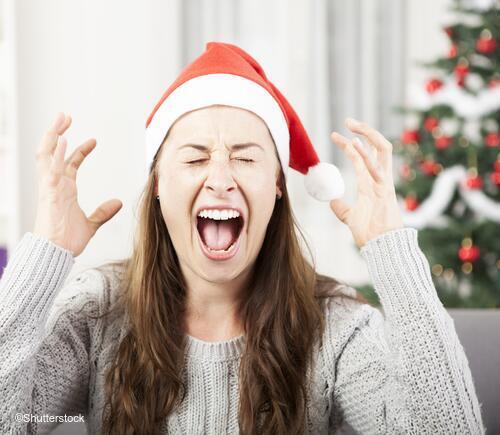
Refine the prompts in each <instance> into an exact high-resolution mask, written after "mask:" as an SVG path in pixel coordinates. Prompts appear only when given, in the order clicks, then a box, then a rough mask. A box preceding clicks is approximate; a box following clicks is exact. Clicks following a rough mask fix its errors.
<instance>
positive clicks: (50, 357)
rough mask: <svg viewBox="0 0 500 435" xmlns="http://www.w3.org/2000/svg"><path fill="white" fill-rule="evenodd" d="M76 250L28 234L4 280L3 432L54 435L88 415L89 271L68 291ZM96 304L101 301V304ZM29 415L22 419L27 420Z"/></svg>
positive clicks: (0, 348) (0, 289) (0, 321)
mask: <svg viewBox="0 0 500 435" xmlns="http://www.w3.org/2000/svg"><path fill="white" fill-rule="evenodd" d="M73 264H74V257H73V255H72V253H71V252H70V251H67V250H65V249H63V248H62V247H59V246H58V245H55V244H54V243H52V242H50V241H49V240H47V239H44V238H42V237H39V236H36V235H34V234H32V233H26V234H25V235H24V236H23V238H22V239H21V241H20V242H19V244H18V245H17V246H16V248H15V249H14V251H13V254H12V257H11V259H10V260H9V262H8V264H7V267H6V268H5V271H4V274H3V276H2V279H1V281H0V301H1V302H0V391H1V394H0V397H1V399H0V433H47V432H48V431H50V430H51V429H53V428H54V427H55V426H57V425H58V424H59V423H61V422H63V421H64V420H63V419H64V418H65V417H64V415H65V414H66V416H74V415H79V414H82V415H83V414H84V413H85V412H86V403H87V396H88V394H87V391H88V390H87V389H88V378H89V363H88V361H89V358H88V352H89V346H90V337H89V334H90V333H89V325H88V320H87V319H88V317H87V314H89V313H90V312H91V311H95V309H94V307H95V303H94V302H93V299H92V298H91V297H90V296H89V294H88V292H87V293H86V292H85V284H84V281H85V276H86V275H87V274H88V273H89V272H83V273H81V274H79V275H78V276H76V277H75V278H74V279H73V280H69V283H68V284H67V285H64V283H65V281H66V279H67V277H68V275H69V273H70V271H71V269H72V266H73ZM94 299H95V298H94ZM20 416H21V417H20Z"/></svg>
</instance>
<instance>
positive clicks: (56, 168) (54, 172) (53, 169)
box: [49, 136, 68, 186]
mask: <svg viewBox="0 0 500 435" xmlns="http://www.w3.org/2000/svg"><path fill="white" fill-rule="evenodd" d="M67 144H68V142H67V140H66V138H65V137H64V136H61V137H60V138H59V140H58V141H57V145H56V150H55V152H54V156H53V157H52V161H51V164H50V170H49V173H50V175H49V184H50V185H51V186H56V185H57V184H58V183H59V180H60V179H61V177H62V175H63V173H64V168H65V162H64V154H65V153H66V146H67Z"/></svg>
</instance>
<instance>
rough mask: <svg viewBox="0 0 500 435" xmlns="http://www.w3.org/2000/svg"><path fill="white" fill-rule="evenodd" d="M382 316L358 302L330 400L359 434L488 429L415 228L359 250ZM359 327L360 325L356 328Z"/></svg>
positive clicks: (381, 237)
mask: <svg viewBox="0 0 500 435" xmlns="http://www.w3.org/2000/svg"><path fill="white" fill-rule="evenodd" d="M361 255H362V257H363V259H364V260H365V262H366V264H367V267H368V271H369V274H370V276H371V279H372V281H373V284H374V287H375V291H376V292H377V294H378V296H379V298H380V301H381V305H382V309H383V314H382V312H381V311H379V310H378V309H376V308H374V307H371V306H369V305H366V304H358V306H357V308H356V309H355V310H354V312H355V314H354V315H353V316H352V319H353V321H354V324H351V329H350V334H349V336H348V338H347V339H346V340H345V343H344V345H343V347H342V348H341V350H340V351H338V352H337V355H338V358H337V361H336V373H335V381H334V391H333V392H332V394H333V396H334V397H333V398H332V401H334V402H335V403H336V406H337V407H338V408H339V409H340V411H341V414H343V417H344V419H345V421H347V423H349V424H350V425H351V426H352V427H353V428H354V429H355V430H357V431H359V432H360V433H363V434H365V433H370V434H372V433H373V434H375V433H376V434H382V433H384V434H386V433H391V434H392V433H398V434H399V433H418V434H421V433H429V434H431V433H432V434H450V433H460V434H474V435H476V434H483V433H484V432H485V429H484V427H483V422H482V418H481V411H480V405H479V403H478V399H477V397H476V393H475V388H474V384H473V380H472V376H471V372H470V369H469V365H468V361H467V357H466V355H465V352H464V349H463V347H462V345H461V343H460V341H459V338H458V336H457V333H456V331H455V326H454V321H453V319H452V318H451V317H450V316H449V314H448V313H447V311H446V310H445V308H444V307H443V305H442V303H441V301H440V300H439V298H438V295H437V292H436V289H435V287H434V284H433V282H432V278H431V274H430V267H429V263H428V261H427V259H426V257H425V256H424V254H423V252H422V251H421V249H420V247H419V245H418V232H417V230H416V229H414V228H409V227H407V228H402V229H396V230H391V231H388V232H386V233H384V234H382V235H379V236H378V237H376V238H375V239H372V240H370V241H369V242H368V243H367V244H365V245H364V246H363V247H362V248H361ZM353 325H354V326H353Z"/></svg>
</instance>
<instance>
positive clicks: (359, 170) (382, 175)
mask: <svg viewBox="0 0 500 435" xmlns="http://www.w3.org/2000/svg"><path fill="white" fill-rule="evenodd" d="M346 126H347V128H348V129H349V130H351V131H352V132H353V133H356V134H359V135H361V136H364V137H365V138H366V139H367V142H368V143H369V144H370V151H367V150H365V148H364V147H363V145H362V143H361V141H360V140H359V139H358V138H355V139H354V140H349V139H347V138H346V137H344V136H342V135H341V134H339V133H337V132H333V133H332V134H331V139H332V141H333V142H334V143H336V144H337V145H338V146H339V147H340V148H341V149H342V150H343V151H344V152H345V154H346V155H347V157H348V158H349V159H350V160H351V161H352V163H353V164H354V168H355V171H356V178H357V180H358V195H357V198H356V203H355V204H354V206H353V207H350V206H348V205H347V204H346V203H345V202H344V201H343V200H341V199H334V200H332V201H330V207H331V209H332V210H333V212H334V213H335V215H336V216H337V217H338V218H339V219H340V220H341V221H342V222H344V223H345V224H346V225H347V226H348V227H349V228H350V230H351V232H352V234H353V236H354V241H355V242H356V244H357V245H358V247H360V248H361V247H362V246H363V245H365V244H366V242H368V241H369V240H371V239H374V238H375V237H377V236H379V235H380V234H383V233H385V232H387V231H389V230H393V229H397V228H404V225H403V219H402V217H401V211H400V208H399V205H398V202H397V198H396V189H395V187H394V182H393V177H392V144H391V143H390V142H389V141H388V140H387V139H386V138H385V137H384V136H383V135H382V134H381V133H380V132H378V131H377V130H375V129H373V128H371V127H369V126H368V125H366V124H365V123H363V122H360V121H356V120H355V119H352V118H347V120H346Z"/></svg>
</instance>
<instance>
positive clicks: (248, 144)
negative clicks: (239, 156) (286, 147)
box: [179, 142, 264, 151]
mask: <svg viewBox="0 0 500 435" xmlns="http://www.w3.org/2000/svg"><path fill="white" fill-rule="evenodd" d="M251 147H258V148H260V149H261V150H262V151H264V148H262V146H260V145H259V144H258V143H254V142H245V143H237V144H233V145H230V146H229V148H230V149H231V150H235V151H237V150H242V149H246V148H251ZM182 148H195V149H197V150H200V151H206V150H208V149H209V148H210V147H209V146H207V145H200V144H195V143H186V144H184V145H182V146H180V147H179V150H181V149H182Z"/></svg>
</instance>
